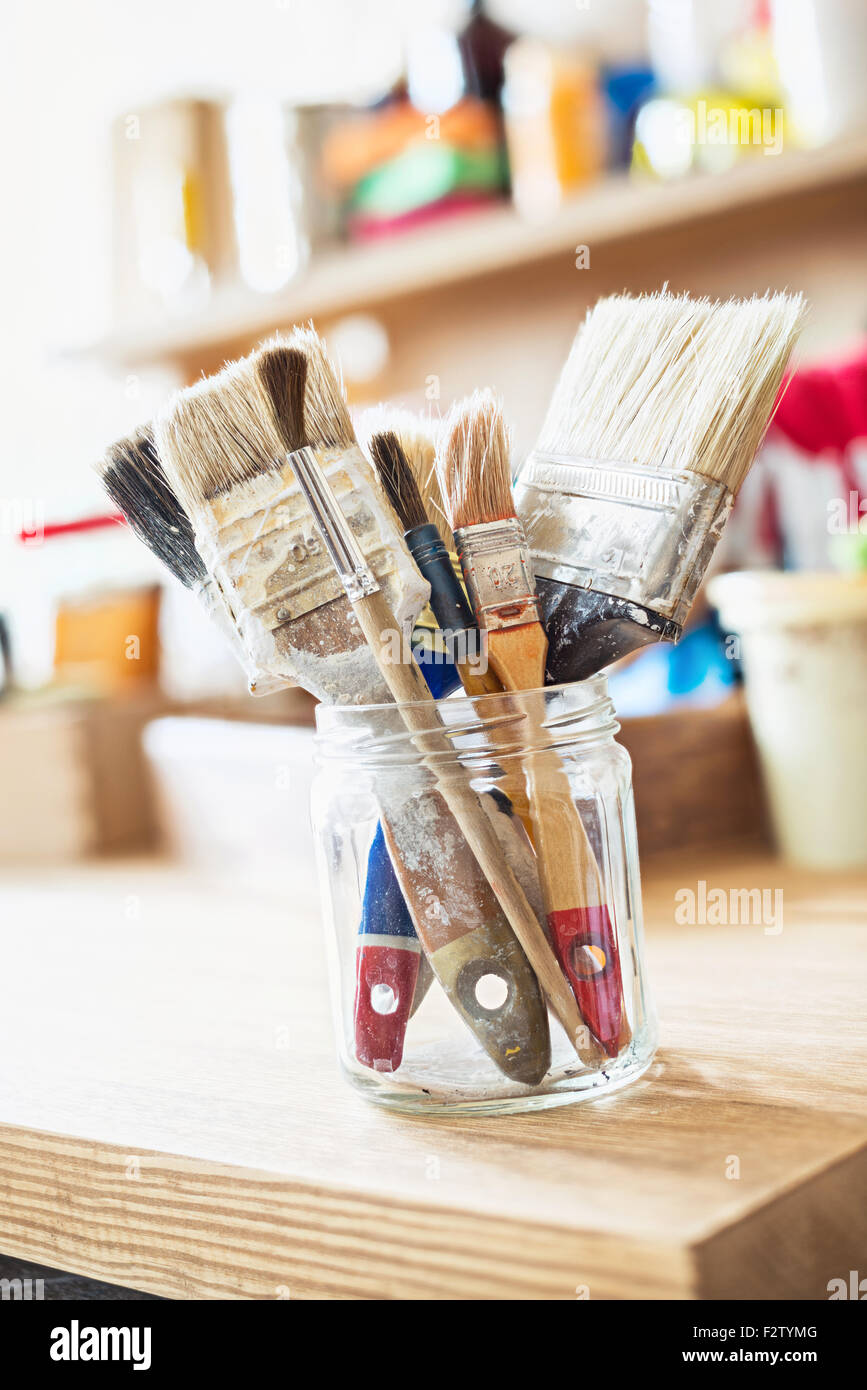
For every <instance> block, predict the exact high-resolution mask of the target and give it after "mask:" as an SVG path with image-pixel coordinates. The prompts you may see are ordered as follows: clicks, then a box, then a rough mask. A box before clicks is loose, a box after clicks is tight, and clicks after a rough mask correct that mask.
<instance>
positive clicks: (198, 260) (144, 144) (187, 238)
mask: <svg viewBox="0 0 867 1390" xmlns="http://www.w3.org/2000/svg"><path fill="white" fill-rule="evenodd" d="M112 143H113V177H114V190H115V196H114V218H113V234H114V294H115V314H116V317H117V319H118V320H119V321H121V322H124V321H126V322H129V321H136V320H139V319H146V318H148V317H154V316H155V315H156V314H159V313H161V312H163V311H164V310H165V309H166V308H167V307H168V308H175V309H176V310H177V311H178V312H185V311H190V310H195V309H199V308H201V307H202V305H203V304H204V303H205V302H206V301H207V299H208V297H209V294H210V292H211V288H212V286H213V285H215V284H218V283H220V282H221V281H226V280H230V279H231V278H232V276H233V274H234V267H235V261H236V252H235V237H234V232H233V226H232V197H231V190H230V184H229V164H228V157H227V150H226V134H225V122H224V116H223V108H222V107H221V106H220V105H219V104H217V103H214V102H209V101H195V100H179V101H167V102H162V103H160V104H158V105H155V106H151V107H148V108H146V109H144V110H142V111H137V112H130V113H128V114H126V115H123V116H120V117H118V119H117V120H116V121H115V122H114V126H113V139H112Z"/></svg>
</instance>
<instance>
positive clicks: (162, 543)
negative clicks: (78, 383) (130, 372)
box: [96, 425, 286, 695]
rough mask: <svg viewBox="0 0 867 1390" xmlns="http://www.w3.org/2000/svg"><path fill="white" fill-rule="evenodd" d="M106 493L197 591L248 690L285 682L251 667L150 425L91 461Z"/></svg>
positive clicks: (266, 690)
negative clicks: (168, 474) (242, 673)
mask: <svg viewBox="0 0 867 1390" xmlns="http://www.w3.org/2000/svg"><path fill="white" fill-rule="evenodd" d="M96 469H97V472H98V473H99V475H100V478H101V480H102V485H103V487H104V488H105V490H106V492H107V493H108V496H109V497H110V498H111V500H112V502H114V504H115V506H116V507H118V509H119V510H120V512H121V513H122V515H123V516H124V518H125V519H126V521H127V523H128V525H129V527H130V530H131V531H132V532H133V533H134V535H136V536H137V537H138V539H139V540H140V541H142V542H143V543H144V545H146V546H147V548H148V550H150V551H151V553H152V554H153V555H155V556H156V558H157V559H158V560H159V561H160V563H161V564H163V565H164V566H165V567H166V569H167V570H168V571H169V573H170V574H172V575H173V576H174V578H175V579H177V580H179V582H180V583H181V584H183V586H184V588H185V589H189V590H191V592H193V593H195V594H196V596H197V597H198V599H199V601H200V603H201V604H202V607H203V608H204V609H205V612H206V613H207V614H208V617H209V618H211V619H212V621H213V622H214V623H216V625H217V627H218V628H219V629H220V631H221V633H222V634H223V636H224V637H225V639H226V641H227V642H228V644H229V646H230V647H231V649H232V651H233V653H234V655H235V656H236V657H237V658H238V660H239V661H240V663H241V665H242V667H244V669H245V672H246V675H247V680H248V685H249V689H250V693H251V694H252V695H270V694H273V693H274V691H277V690H283V689H285V687H286V682H285V681H284V680H280V679H279V678H277V677H274V676H270V675H268V674H266V673H264V672H261V671H257V670H256V669H255V667H251V666H250V663H249V661H248V659H247V656H246V653H245V651H244V647H243V643H242V642H241V637H240V634H239V632H238V630H237V628H236V626H235V623H234V620H233V617H232V613H231V610H230V609H229V607H228V605H227V603H226V602H225V599H224V597H223V595H222V594H221V592H220V590H219V587H218V585H217V584H216V583H215V581H214V579H213V576H212V575H210V574H209V573H208V571H207V569H206V567H205V562H204V560H203V559H202V557H201V555H200V554H199V552H198V549H197V547H196V538H195V535H194V532H193V527H192V524H191V522H190V519H189V517H188V516H187V514H186V512H185V511H184V508H183V506H182V505H181V502H180V501H179V499H178V497H177V496H176V494H175V493H174V491H173V489H172V487H171V486H170V484H169V480H168V478H167V477H166V474H165V469H164V468H163V466H162V463H161V462H160V458H159V454H158V453H157V448H156V444H155V442H154V436H153V430H152V428H151V426H150V425H142V426H141V427H140V428H139V429H137V430H135V431H134V432H133V433H132V434H131V435H128V436H126V437H125V438H123V439H119V440H117V441H116V442H115V443H114V444H112V445H110V446H109V448H108V449H107V450H106V451H105V454H104V456H103V457H102V459H101V460H99V462H98V463H97V465H96Z"/></svg>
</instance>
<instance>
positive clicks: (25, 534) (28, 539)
mask: <svg viewBox="0 0 867 1390" xmlns="http://www.w3.org/2000/svg"><path fill="white" fill-rule="evenodd" d="M125 525H126V517H125V516H124V515H123V514H122V513H121V512H111V513H110V514H107V515H101V516H82V517H79V518H78V519H77V520H76V521H52V522H49V523H48V525H47V526H38V527H34V529H33V530H32V531H31V530H27V529H26V528H25V529H23V530H21V531H19V532H18V539H19V541H21V543H22V544H23V545H29V544H31V543H32V542H33V541H35V540H37V539H38V540H50V539H51V537H52V536H74V535H78V534H80V533H81V532H83V531H102V530H104V529H105V528H106V527H107V526H125Z"/></svg>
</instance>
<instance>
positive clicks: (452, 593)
mask: <svg viewBox="0 0 867 1390" xmlns="http://www.w3.org/2000/svg"><path fill="white" fill-rule="evenodd" d="M409 447H410V448H411V447H412V445H411V444H410V446H409ZM368 450H369V453H370V456H371V458H372V459H373V463H374V466H375V467H376V470H377V472H378V474H379V479H380V482H381V483H382V485H383V487H384V489H385V492H386V495H387V496H388V499H389V501H390V502H391V505H392V506H393V508H394V510H395V512H396V513H397V516H398V517H399V519H400V523H401V525H402V526H403V527H404V538H405V540H406V543H407V545H408V546H409V549H410V554H411V555H412V557H413V559H414V560H415V562H416V564H417V565H418V567H419V569H420V570H421V572H422V574H423V575H424V577H425V579H426V580H427V581H428V583H429V584H430V587H431V597H430V603H431V608H432V609H433V613H434V616H435V618H436V620H437V622H438V623H439V626H440V628H441V629H442V631H443V632H444V633H446V634H447V645H448V647H449V648H450V649H451V650H452V651H453V652H455V659H456V665H457V669H458V674H459V675H460V678H461V683H462V684H463V687H464V690H465V691H466V692H467V694H468V695H469V696H470V697H476V696H479V695H496V694H501V693H502V690H503V684H502V682H501V681H500V679H499V677H498V676H497V675H495V673H494V671H493V670H492V669H491V668H490V667H489V666H488V662H487V651H486V650H485V648H484V647H482V646H481V645H480V643H481V634H480V632H479V628H478V625H477V623H476V619H475V614H474V613H473V610H472V608H471V607H470V604H469V600H468V599H467V596H466V593H465V592H464V588H463V585H462V584H461V581H460V579H459V578H458V576H457V573H456V571H455V567H454V565H453V564H452V561H451V558H450V556H449V554H448V552H447V551H446V547H445V545H444V544H443V540H442V537H441V535H440V532H439V528H438V527H437V526H436V525H434V524H432V523H431V522H430V521H429V520H428V515H427V512H426V509H425V505H424V502H423V501H422V496H421V492H420V489H419V486H418V482H417V480H416V476H415V473H414V471H413V468H412V466H411V464H410V462H409V458H408V456H407V450H406V449H405V448H404V444H403V434H402V433H401V434H400V435H399V434H398V433H397V431H396V430H382V431H381V432H377V433H374V434H373V435H371V437H370V439H369V440H368ZM452 543H454V542H452ZM470 650H472V651H473V652H474V657H473V659H472V660H470V659H469V657H468V655H464V657H463V658H462V657H461V655H460V653H461V652H462V651H463V652H464V653H465V654H468V653H469V652H470ZM479 658H482V659H481V660H479ZM489 733H490V735H491V738H492V739H494V740H496V739H497V736H498V733H499V725H498V724H497V723H496V721H494V722H492V723H491V725H490V726H489ZM503 741H504V742H505V743H508V742H509V733H508V731H507V730H506V731H505V736H504V740H503ZM499 786H500V789H501V790H502V791H503V792H504V793H505V795H506V796H507V797H508V798H509V800H510V801H511V803H512V806H513V807H514V809H515V811H516V812H517V814H518V815H519V816H520V818H521V820H522V821H523V823H524V828H525V829H526V830H527V833H528V834H530V835H531V837H532V825H531V822H530V815H529V806H528V803H527V794H526V790H525V787H524V779H523V777H522V776H520V775H516V774H515V773H514V772H513V771H512V770H511V767H510V766H509V763H508V762H507V765H506V766H505V767H504V768H503V769H502V774H501V776H500V779H499Z"/></svg>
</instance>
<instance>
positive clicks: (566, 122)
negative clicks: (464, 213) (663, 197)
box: [503, 39, 606, 220]
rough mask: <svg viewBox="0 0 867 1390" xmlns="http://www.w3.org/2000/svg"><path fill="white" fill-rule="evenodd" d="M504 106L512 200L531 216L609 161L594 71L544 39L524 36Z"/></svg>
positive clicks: (552, 206)
mask: <svg viewBox="0 0 867 1390" xmlns="http://www.w3.org/2000/svg"><path fill="white" fill-rule="evenodd" d="M505 72H506V81H505V86H504V88H503V109H504V111H505V117H506V138H507V143H508V150H509V163H510V166H511V174H512V196H513V198H514V200H515V205H516V207H517V208H518V209H519V211H520V212H521V213H522V214H523V215H524V216H525V217H527V218H531V219H533V220H539V219H543V218H546V217H549V216H550V215H551V214H552V213H553V212H555V211H556V209H557V208H558V207H559V206H560V204H561V203H562V202H563V200H564V199H565V198H566V197H568V195H569V194H570V193H572V192H573V191H574V190H575V189H577V188H580V187H581V185H582V184H585V183H587V182H588V181H589V180H591V179H593V178H595V177H596V176H597V175H598V174H599V172H600V170H601V169H602V168H603V166H604V164H605V155H606V138H605V114H604V108H603V103H602V98H601V94H600V89H599V82H598V75H597V71H596V69H595V67H594V66H593V65H592V64H591V63H589V62H588V61H587V60H586V59H585V58H584V57H583V56H581V55H580V54H577V53H573V52H570V51H569V50H566V49H561V48H557V47H554V46H553V45H551V44H548V43H545V42H544V41H543V40H541V39H518V40H517V41H516V42H515V43H514V44H512V46H511V47H510V48H509V50H508V52H507V54H506V61H505Z"/></svg>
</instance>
